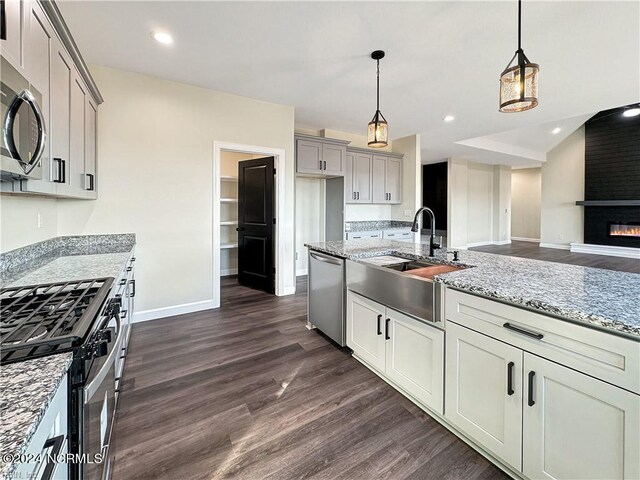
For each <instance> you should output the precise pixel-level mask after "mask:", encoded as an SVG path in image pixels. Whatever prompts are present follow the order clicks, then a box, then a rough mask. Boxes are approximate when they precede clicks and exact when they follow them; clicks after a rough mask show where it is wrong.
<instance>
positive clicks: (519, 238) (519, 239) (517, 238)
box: [511, 237, 540, 243]
mask: <svg viewBox="0 0 640 480" xmlns="http://www.w3.org/2000/svg"><path fill="white" fill-rule="evenodd" d="M511 240H516V241H518V242H533V243H540V239H539V238H527V237H511Z"/></svg>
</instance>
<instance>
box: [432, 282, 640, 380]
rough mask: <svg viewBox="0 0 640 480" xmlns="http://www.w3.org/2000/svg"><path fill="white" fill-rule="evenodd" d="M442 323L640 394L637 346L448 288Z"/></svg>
mask: <svg viewBox="0 0 640 480" xmlns="http://www.w3.org/2000/svg"><path fill="white" fill-rule="evenodd" d="M445 318H446V321H447V322H449V321H451V322H455V323H458V324H460V325H463V326H466V327H469V328H472V329H474V330H477V331H479V332H481V333H484V334H486V335H489V336H491V337H495V338H497V339H499V340H502V341H503V342H506V343H509V344H511V345H515V346H517V347H520V348H522V349H523V350H526V351H529V352H532V353H535V354H537V355H540V356H541V357H544V358H548V359H550V360H553V361H555V362H557V363H560V364H562V365H566V366H568V367H571V368H573V369H575V370H578V371H581V372H584V373H586V374H587V375H591V376H593V377H596V378H599V379H601V380H604V381H606V382H609V383H612V384H614V385H617V386H619V387H622V388H625V389H627V390H630V391H632V392H635V393H640V342H635V341H633V340H631V339H627V338H622V337H618V336H616V335H611V334H608V333H606V332H602V331H598V330H594V329H591V328H588V327H583V326H581V325H576V324H573V323H571V322H568V321H563V320H560V319H556V318H553V317H549V316H546V315H543V314H539V313H536V312H531V311H529V310H525V309H523V308H518V307H514V306H511V305H505V304H503V303H500V302H496V301H493V300H489V299H486V298H482V297H478V296H475V295H471V294H468V293H463V292H460V291H457V290H453V289H451V288H447V289H446V291H445ZM505 324H508V325H509V326H511V327H512V328H514V327H515V329H520V330H521V331H522V330H524V331H525V332H529V333H533V334H536V335H538V336H539V338H535V337H533V336H529V335H527V334H526V333H521V332H518V331H516V330H512V329H509V328H507V327H505Z"/></svg>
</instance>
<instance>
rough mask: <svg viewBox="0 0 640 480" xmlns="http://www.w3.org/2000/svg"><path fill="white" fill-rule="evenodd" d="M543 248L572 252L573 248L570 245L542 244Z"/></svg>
mask: <svg viewBox="0 0 640 480" xmlns="http://www.w3.org/2000/svg"><path fill="white" fill-rule="evenodd" d="M540 246H541V247H542V248H555V249H557V250H570V249H571V247H570V246H569V245H565V244H562V243H540Z"/></svg>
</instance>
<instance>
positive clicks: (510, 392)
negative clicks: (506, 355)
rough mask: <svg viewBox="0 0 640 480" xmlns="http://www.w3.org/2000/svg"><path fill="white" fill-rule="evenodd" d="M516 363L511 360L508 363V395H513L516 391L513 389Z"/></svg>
mask: <svg viewBox="0 0 640 480" xmlns="http://www.w3.org/2000/svg"><path fill="white" fill-rule="evenodd" d="M514 366H515V363H513V362H509V364H508V365H507V395H509V396H511V395H513V394H514V393H515V392H516V391H515V390H514V389H513V367H514Z"/></svg>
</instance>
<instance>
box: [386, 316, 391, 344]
mask: <svg viewBox="0 0 640 480" xmlns="http://www.w3.org/2000/svg"><path fill="white" fill-rule="evenodd" d="M390 321H391V319H390V318H387V320H386V322H385V324H384V339H385V340H391V337H390V336H389V322H390Z"/></svg>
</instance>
